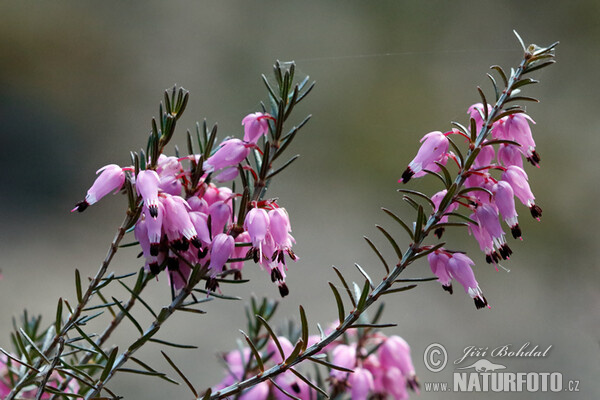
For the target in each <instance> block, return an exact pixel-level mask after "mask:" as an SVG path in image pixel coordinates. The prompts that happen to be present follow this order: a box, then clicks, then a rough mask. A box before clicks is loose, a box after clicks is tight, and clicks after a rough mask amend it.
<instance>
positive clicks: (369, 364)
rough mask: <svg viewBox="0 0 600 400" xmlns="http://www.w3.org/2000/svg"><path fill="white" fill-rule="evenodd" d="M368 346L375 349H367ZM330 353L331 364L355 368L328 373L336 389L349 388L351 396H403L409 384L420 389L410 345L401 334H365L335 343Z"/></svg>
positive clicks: (396, 399) (397, 399) (355, 398)
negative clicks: (353, 340) (388, 335)
mask: <svg viewBox="0 0 600 400" xmlns="http://www.w3.org/2000/svg"><path fill="white" fill-rule="evenodd" d="M351 336H357V335H351ZM367 346H369V347H373V348H376V351H367ZM331 356H332V362H333V364H335V365H338V366H341V367H345V368H349V369H352V370H354V372H353V373H347V372H343V371H339V370H332V371H331V375H330V379H331V382H332V385H333V386H334V387H335V388H336V389H337V390H338V391H350V393H351V398H352V400H366V399H369V398H377V399H394V400H404V399H408V392H407V389H408V388H410V389H412V390H414V391H416V392H418V390H419V383H418V380H417V376H416V374H415V368H414V366H413V363H412V359H411V356H410V347H409V345H408V343H406V341H405V340H404V339H402V338H401V337H400V336H390V337H387V336H385V335H384V334H382V333H381V332H375V333H373V334H367V335H364V336H362V337H360V338H359V340H357V341H356V342H354V343H350V344H338V345H336V346H335V347H334V348H333V350H331Z"/></svg>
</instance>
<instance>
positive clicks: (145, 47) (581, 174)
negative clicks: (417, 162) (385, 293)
mask: <svg viewBox="0 0 600 400" xmlns="http://www.w3.org/2000/svg"><path fill="white" fill-rule="evenodd" d="M599 21H600V3H599V2H597V1H595V0H588V1H577V0H575V1H569V2H559V1H550V2H543V5H542V4H541V3H539V2H523V1H516V0H515V1H502V2H497V1H479V2H468V1H453V2H447V1H427V2H417V1H378V2H366V1H343V2H342V1H331V2H323V1H317V0H314V1H303V2H291V1H244V0H238V1H198V2H191V1H190V2H183V1H181V2H179V1H178V2H163V1H147V2H144V3H143V4H142V3H141V2H116V1H105V2H91V1H79V2H75V1H71V2H63V1H55V2H35V3H34V2H20V1H19V2H17V1H4V2H2V3H0V57H1V59H2V62H1V63H0V85H1V86H0V104H1V108H0V138H1V145H0V163H1V165H2V168H1V171H2V172H0V185H1V186H0V187H1V188H2V189H1V190H0V223H1V226H2V229H1V230H0V254H1V261H0V268H1V270H2V274H3V275H4V279H3V280H1V281H0V302H1V304H2V307H0V346H2V347H10V346H9V338H8V333H9V331H10V329H11V323H10V321H11V317H13V316H17V315H19V314H20V312H21V310H22V309H24V308H26V309H28V310H29V312H30V313H31V314H38V313H39V314H42V315H44V318H45V321H46V322H47V323H50V322H51V321H52V320H53V318H54V307H55V304H56V301H57V299H58V297H60V296H62V297H65V298H68V299H70V300H73V299H74V298H75V290H74V284H73V270H74V269H75V268H79V269H80V270H81V271H82V274H83V275H84V276H93V274H94V273H95V272H96V270H97V268H98V266H99V264H100V261H101V260H102V259H103V258H104V255H105V253H106V251H107V248H108V244H109V242H110V240H111V239H112V236H113V234H114V231H115V229H116V228H117V227H118V225H119V224H120V222H121V220H122V217H123V210H124V209H125V207H126V199H125V198H124V197H122V196H110V197H108V198H106V199H105V200H103V201H102V202H101V203H100V204H98V205H96V206H94V207H91V208H90V209H88V210H87V211H86V212H85V213H83V214H81V215H76V214H71V213H69V210H70V209H71V208H72V207H73V205H74V204H75V203H76V202H77V201H79V200H80V199H82V198H83V197H84V195H85V192H86V190H87V188H88V187H89V186H90V185H91V183H92V182H93V179H94V173H95V171H96V169H98V168H99V167H100V166H103V165H105V164H108V163H117V164H120V165H126V164H128V163H129V151H130V150H135V149H139V148H140V147H141V146H145V143H146V137H147V133H148V132H149V129H150V120H151V118H152V117H153V116H157V115H158V103H159V102H160V100H161V99H162V95H163V90H164V89H165V88H168V87H171V86H172V85H173V84H178V85H182V86H183V87H185V88H186V89H188V90H189V91H190V102H189V105H188V108H187V111H186V113H185V115H184V116H183V118H182V119H181V120H180V122H179V125H178V127H179V134H178V135H177V134H176V135H177V137H176V139H175V142H176V143H179V145H180V147H181V148H182V149H183V148H185V145H184V144H185V141H184V137H185V130H186V129H188V128H189V129H193V127H194V124H195V121H202V119H204V118H207V120H208V122H209V123H213V122H218V123H219V132H220V137H221V138H222V137H224V136H226V135H238V136H239V135H241V134H242V129H241V126H240V121H241V119H242V118H243V117H244V116H245V115H246V114H248V113H251V112H255V111H257V110H259V109H260V108H259V107H260V101H262V100H265V99H266V91H265V89H264V86H263V83H262V81H261V79H260V74H261V73H265V74H267V75H269V74H270V72H271V66H272V64H273V62H274V61H275V60H277V59H278V60H282V61H286V60H296V62H297V67H298V71H299V76H300V77H303V76H306V75H310V78H311V79H314V80H316V81H317V85H316V87H315V89H314V91H313V92H312V93H311V94H310V95H309V97H308V98H307V99H306V100H305V101H304V102H303V103H302V104H301V106H299V107H298V109H297V110H296V111H295V117H293V118H292V119H293V121H294V122H296V123H297V122H298V121H300V120H301V119H302V118H303V117H304V116H305V115H306V114H309V113H310V114H312V115H313V118H312V119H311V121H310V123H309V125H308V126H307V127H306V128H305V129H303V131H301V134H300V135H299V136H298V137H297V139H296V140H295V143H294V145H293V147H294V149H293V150H291V151H290V153H294V152H297V153H300V154H301V158H300V159H299V160H298V161H297V162H296V163H295V164H294V165H293V166H292V167H291V168H290V169H289V170H287V171H286V172H285V173H283V174H281V175H280V176H279V179H278V180H277V181H276V182H274V184H273V185H272V187H271V188H270V193H269V194H270V195H271V196H277V197H279V198H280V203H281V204H282V205H285V207H286V208H287V209H288V211H289V213H290V215H291V218H292V227H293V234H294V236H295V238H296V240H297V242H298V244H297V246H296V248H295V250H296V251H297V253H298V254H299V255H300V257H301V259H300V261H298V262H297V263H296V264H294V265H292V266H291V267H290V271H289V280H288V285H289V287H290V289H291V294H290V295H289V296H288V297H286V298H285V299H284V300H283V301H282V304H281V307H280V309H279V311H278V315H277V316H276V319H275V324H276V325H277V324H280V325H283V324H285V321H286V320H287V319H289V318H297V305H298V304H303V305H304V306H305V308H306V310H307V313H308V316H309V322H310V323H311V325H312V327H314V328H315V330H314V332H315V333H316V323H317V322H320V323H321V324H323V325H325V324H327V323H328V322H329V321H332V320H334V318H336V311H335V306H334V303H333V299H332V296H331V294H330V293H329V291H328V289H327V280H334V279H335V275H334V273H333V271H332V270H331V268H330V267H331V265H336V266H338V267H339V268H340V269H342V270H343V271H345V272H346V274H347V276H348V277H349V278H353V279H357V280H360V279H361V278H360V275H359V274H358V273H357V272H355V269H354V268H353V263H354V262H358V263H359V264H361V265H362V266H363V267H365V268H366V269H367V270H369V271H370V272H371V275H372V276H373V277H377V278H379V277H380V276H381V275H382V268H381V266H380V265H379V264H378V261H377V259H376V257H375V256H374V255H373V254H372V253H371V252H370V250H369V249H368V246H367V244H366V243H365V242H364V240H363V239H362V236H363V235H368V236H370V237H373V238H374V240H375V241H376V242H377V243H378V244H381V245H382V247H385V244H384V239H381V237H380V236H379V235H378V232H377V230H376V229H375V227H374V224H376V223H378V224H385V226H387V227H389V228H390V230H391V231H393V232H395V233H396V234H397V237H398V240H399V241H400V242H401V243H406V244H407V243H408V240H407V238H406V237H405V236H403V234H402V232H401V230H400V229H396V228H397V226H394V225H393V223H392V222H391V220H389V218H388V217H386V216H385V215H384V214H383V213H382V212H381V211H380V210H379V208H380V207H381V206H385V207H388V208H390V209H392V210H394V211H396V212H397V213H398V214H400V215H403V216H405V217H406V218H412V214H411V212H410V208H409V207H408V206H407V205H406V204H405V203H404V202H402V201H401V196H400V195H399V194H398V193H396V191H395V189H396V188H398V184H397V183H396V181H397V179H398V178H399V177H400V175H401V173H402V171H403V170H404V169H405V167H406V164H407V162H408V161H409V160H410V159H411V158H412V156H413V155H414V154H415V152H416V150H417V148H418V140H419V139H420V138H421V137H422V136H423V134H425V133H427V132H429V131H432V130H447V129H449V127H450V121H452V120H454V121H460V122H463V123H465V122H466V121H467V117H466V109H467V107H468V106H469V105H470V104H472V103H474V102H477V101H479V97H478V94H477V91H476V86H477V85H481V86H482V87H485V88H487V89H489V88H490V86H489V83H488V81H487V78H486V76H485V73H486V72H488V67H489V66H490V65H492V64H499V65H501V66H503V67H505V68H507V69H509V68H510V66H512V65H515V64H516V63H518V62H519V60H520V57H521V55H522V51H521V50H520V46H519V44H518V42H517V40H516V39H515V37H514V35H513V33H512V30H513V29H516V30H517V31H518V32H519V33H520V34H521V36H522V37H523V38H524V40H525V42H527V43H531V42H533V43H537V44H540V45H548V44H550V43H552V42H554V41H556V40H560V41H561V44H560V46H559V47H558V50H557V60H558V63H557V64H556V65H555V66H553V67H551V68H548V69H545V70H543V71H541V72H540V73H537V74H536V75H535V78H537V79H540V80H541V84H539V85H537V86H536V87H533V88H530V89H528V93H527V94H528V95H533V96H537V97H538V98H540V99H541V104H532V105H528V111H529V113H530V115H531V116H532V117H533V119H535V120H536V122H537V124H536V126H535V130H534V135H535V139H536V142H537V145H538V152H539V153H540V154H541V156H542V163H541V166H542V168H541V169H539V170H538V169H535V168H533V167H531V166H528V167H526V168H527V171H528V173H529V175H530V179H531V184H532V189H533V191H534V193H535V194H536V196H537V201H536V202H538V203H539V205H540V206H541V207H542V208H543V210H544V215H543V218H542V221H541V222H539V223H538V222H536V221H534V220H533V219H532V218H530V217H529V216H528V214H529V213H528V211H527V210H526V209H524V208H520V212H521V214H522V216H521V221H520V224H521V226H522V229H523V231H524V238H525V240H524V241H523V242H517V241H511V242H510V243H511V247H512V249H513V251H514V255H513V257H511V260H510V262H506V263H505V265H506V267H508V268H510V270H511V271H510V273H506V272H504V271H500V272H496V271H495V270H494V268H493V267H491V266H489V265H487V264H485V262H484V259H483V256H482V255H481V254H480V253H479V251H478V248H477V247H476V245H475V244H474V242H473V240H472V239H471V238H469V237H468V235H467V234H466V233H465V232H460V231H456V232H454V233H453V234H452V235H453V237H452V239H451V243H452V245H453V246H454V248H463V249H466V250H468V251H470V255H471V256H472V258H473V259H474V260H475V261H476V262H477V266H476V267H475V272H476V275H477V278H478V280H479V283H480V286H481V287H482V289H483V291H484V294H485V295H486V297H487V299H488V300H489V302H490V304H491V306H492V308H491V309H490V310H487V309H485V310H476V309H475V307H474V306H473V303H472V301H471V300H470V299H469V298H468V296H466V295H465V294H464V293H462V291H461V290H459V289H460V288H456V291H455V294H454V295H453V296H449V295H447V294H446V293H445V292H443V291H442V289H441V288H440V286H439V284H437V283H435V282H431V283H426V284H423V285H421V286H420V287H419V288H417V289H415V290H412V291H410V292H407V293H402V294H398V295H396V296H389V297H388V298H387V299H386V303H387V308H386V313H385V316H384V322H397V323H398V324H399V326H398V327H397V328H393V329H390V330H389V331H388V334H392V333H394V334H399V335H401V336H403V337H404V338H405V339H406V340H407V341H408V342H409V343H410V344H411V346H412V352H413V359H414V363H415V367H416V370H417V374H418V375H419V376H420V379H421V381H423V382H430V381H450V379H451V376H452V367H446V369H445V370H444V371H443V372H440V373H437V374H433V373H431V372H429V371H428V370H427V369H426V368H425V366H424V363H423V351H424V349H425V348H426V347H427V346H428V345H429V344H431V343H436V342H437V343H441V344H443V345H444V346H446V348H447V350H448V353H449V354H450V359H451V360H453V359H456V358H458V357H459V356H460V355H461V354H462V350H463V349H464V348H465V347H466V346H480V347H490V348H494V347H497V346H501V345H505V344H511V345H513V346H516V347H520V345H522V344H524V343H526V342H531V343H532V346H533V345H536V344H537V345H539V346H540V348H542V347H543V348H546V347H548V346H550V345H552V346H553V347H552V349H551V351H550V353H549V355H548V356H547V357H546V358H544V359H520V360H515V359H511V360H506V362H505V363H504V364H505V365H507V368H508V369H509V370H510V371H521V372H532V371H535V372H543V371H547V372H553V371H558V372H561V373H563V375H564V377H565V379H575V380H579V381H580V382H581V383H580V390H581V392H580V393H569V394H567V395H565V394H561V393H554V394H553V393H550V394H548V393H516V394H493V393H490V394H486V397H490V398H505V397H508V398H521V399H522V398H527V399H530V398H531V399H541V398H544V399H546V398H571V397H573V398H586V399H591V398H600V388H599V386H598V384H597V378H598V375H599V373H600V357H599V355H600V351H599V350H600V348H599V339H600V337H599V328H600V316H599V312H598V309H599V306H600V291H599V290H598V282H599V278H600V273H599V270H598V261H597V259H598V256H600V252H599V250H598V246H597V239H598V234H597V231H598V228H597V226H598V222H599V220H598V209H597V204H598V201H597V198H598V195H600V193H599V185H598V172H599V168H598V162H597V154H598V148H599V146H600V139H599V137H600V136H599V135H598V129H599V128H600V115H599V113H598V106H599V105H600V90H598V88H599V87H600V86H599V83H600V82H599V79H598V67H599V61H600V58H599V54H600V40H599V39H600V23H598V22H599ZM488 93H491V92H488ZM489 97H491V94H490V95H489V96H488V98H489ZM169 152H170V153H171V154H173V151H172V149H169ZM409 186H410V188H412V189H419V190H424V191H427V192H428V193H433V192H434V191H436V190H438V188H437V182H433V180H432V178H429V179H423V180H421V181H415V182H411V184H410V185H409ZM448 236H450V235H447V237H448ZM404 246H405V245H404ZM136 253H137V250H135V249H123V250H122V251H119V253H118V254H117V257H116V258H115V260H114V262H113V264H112V265H111V269H113V270H115V271H118V272H130V271H135V270H137V269H138V268H139V267H140V266H141V262H140V260H138V259H136V258H135V256H136ZM388 254H389V253H388ZM390 256H391V254H390ZM429 275H430V271H429V267H428V266H427V264H426V263H425V262H423V261H420V262H418V263H416V264H414V265H412V266H411V267H410V269H409V270H408V271H406V276H412V277H418V276H429ZM244 276H245V277H247V278H250V279H251V282H250V283H248V284H245V285H238V286H235V287H229V288H226V291H227V292H228V293H238V294H240V295H241V296H242V297H244V298H245V299H248V298H249V296H250V295H251V294H252V293H254V294H256V295H257V296H270V297H276V298H277V297H278V293H277V288H276V287H275V285H272V284H270V282H269V279H268V276H266V274H264V273H263V272H261V271H259V269H258V268H257V267H256V266H254V265H253V264H249V265H248V266H247V267H246V268H245V270H244ZM164 281H165V279H161V281H160V282H158V283H156V284H154V285H153V287H152V288H151V289H150V290H148V294H147V298H149V299H150V301H151V302H152V304H154V305H156V306H159V305H161V304H166V303H167V302H168V301H169V300H170V293H169V291H168V288H167V284H166V282H164ZM115 293H116V294H117V295H121V296H123V293H121V292H115ZM242 306H243V302H226V301H215V302H212V303H209V304H207V305H206V307H205V310H206V311H208V314H206V315H204V316H195V315H192V316H190V315H188V314H187V313H184V314H186V315H179V316H176V317H175V318H173V320H172V321H170V322H169V323H168V324H167V326H166V327H165V328H164V331H163V332H162V333H161V334H160V335H159V336H160V337H161V338H163V339H167V340H173V341H181V342H185V343H191V344H198V345H199V346H200V347H199V349H197V350H178V349H172V348H167V349H166V351H167V353H168V354H169V355H170V356H171V357H172V358H173V359H174V360H175V361H176V362H177V363H178V364H179V366H180V367H181V368H182V369H183V370H184V371H185V372H186V373H187V374H188V375H189V376H190V377H191V378H193V381H194V383H195V385H196V386H197V387H198V388H202V389H204V388H206V387H208V386H211V385H214V384H216V383H217V382H218V381H219V380H220V379H221V378H222V377H223V374H224V372H223V371H222V368H221V366H220V364H218V362H217V357H216V354H217V353H218V352H222V351H227V350H229V349H232V348H234V347H235V346H236V340H238V339H240V334H239V332H238V329H244V327H245V323H244V322H243V321H244V314H243V308H242ZM146 314H147V313H145V310H143V309H138V310H137V314H136V315H139V318H140V320H141V321H142V322H144V323H148V322H149V321H150V320H149V318H148V315H146ZM124 325H127V324H124ZM100 328H101V326H100V325H99V326H98V329H100ZM129 328H130V327H129V326H127V329H125V331H124V332H125V333H123V334H121V335H116V336H115V337H114V343H116V344H119V345H120V346H126V345H127V343H128V341H127V338H128V337H129V336H128V334H129V333H132V332H133V331H129ZM160 349H161V348H160V347H159V346H148V347H147V348H145V349H144V350H143V351H142V352H141V353H140V358H142V359H143V360H145V361H146V362H148V363H149V364H151V365H153V366H154V367H155V368H159V369H161V370H164V371H169V374H171V375H175V374H174V373H172V372H171V371H170V370H169V367H168V365H166V362H165V361H164V360H163V359H162V357H161V356H160V353H159V350H160ZM453 356H454V357H453ZM496 361H498V360H496ZM111 388H112V389H113V390H114V391H116V392H117V393H119V394H122V395H124V396H125V398H128V399H136V398H148V399H162V398H165V397H167V396H169V397H170V398H181V399H184V398H190V394H189V392H188V391H187V389H186V388H185V386H178V387H177V386H171V385H169V384H166V383H163V382H162V381H160V380H157V379H153V378H145V377H139V376H137V375H128V374H121V376H117V377H116V378H115V379H114V380H113V381H112V384H111ZM477 397H478V395H477V394H474V393H461V394H443V395H441V394H436V393H425V392H423V393H421V395H420V397H419V398H423V399H437V398H440V399H442V398H443V399H459V398H460V399H462V398H477Z"/></svg>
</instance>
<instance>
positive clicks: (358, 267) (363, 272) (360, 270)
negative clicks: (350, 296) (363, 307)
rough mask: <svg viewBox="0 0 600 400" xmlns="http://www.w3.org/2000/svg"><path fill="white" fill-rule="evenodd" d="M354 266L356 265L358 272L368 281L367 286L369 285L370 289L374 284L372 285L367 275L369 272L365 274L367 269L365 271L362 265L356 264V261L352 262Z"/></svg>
mask: <svg viewBox="0 0 600 400" xmlns="http://www.w3.org/2000/svg"><path fill="white" fill-rule="evenodd" d="M354 266H355V267H356V269H358V272H360V273H361V274H362V276H364V277H365V279H366V280H367V281H369V286H371V289H373V288H374V287H375V286H374V285H373V281H372V280H371V277H370V276H369V274H367V271H365V270H364V269H363V267H361V266H360V265H358V264H357V263H354ZM357 297H358V296H357Z"/></svg>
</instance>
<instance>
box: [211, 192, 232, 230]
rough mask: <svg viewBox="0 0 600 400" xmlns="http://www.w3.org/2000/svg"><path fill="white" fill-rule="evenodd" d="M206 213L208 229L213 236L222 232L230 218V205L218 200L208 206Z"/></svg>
mask: <svg viewBox="0 0 600 400" xmlns="http://www.w3.org/2000/svg"><path fill="white" fill-rule="evenodd" d="M208 214H209V215H210V231H211V233H212V235H213V237H215V235H217V234H219V233H223V231H224V230H225V228H226V227H227V225H228V223H229V221H230V220H231V207H230V206H229V205H228V204H225V203H224V202H223V201H221V200H219V201H216V202H214V203H213V204H211V206H210V207H208Z"/></svg>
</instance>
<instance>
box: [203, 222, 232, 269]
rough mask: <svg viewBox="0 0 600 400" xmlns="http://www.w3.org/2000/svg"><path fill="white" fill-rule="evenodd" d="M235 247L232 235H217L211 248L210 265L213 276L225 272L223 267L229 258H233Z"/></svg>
mask: <svg viewBox="0 0 600 400" xmlns="http://www.w3.org/2000/svg"><path fill="white" fill-rule="evenodd" d="M234 248H235V240H234V239H233V237H231V236H230V235H226V234H224V233H219V234H218V235H217V236H215V238H214V239H213V243H212V247H211V249H210V264H209V266H208V268H209V269H210V270H211V275H212V276H216V275H218V274H220V273H221V272H223V267H224V266H225V263H227V260H229V258H231V255H232V254H233V249H234Z"/></svg>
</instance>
